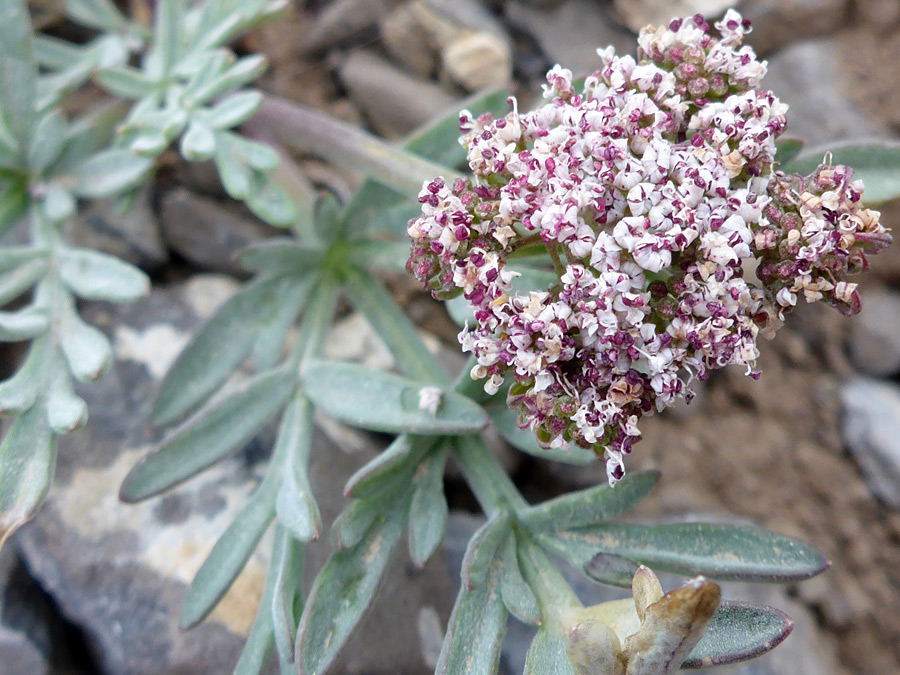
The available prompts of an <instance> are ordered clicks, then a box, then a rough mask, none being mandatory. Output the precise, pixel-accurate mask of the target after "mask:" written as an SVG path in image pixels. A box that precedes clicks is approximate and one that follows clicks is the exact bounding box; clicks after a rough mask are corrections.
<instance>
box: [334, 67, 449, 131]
mask: <svg viewBox="0 0 900 675" xmlns="http://www.w3.org/2000/svg"><path fill="white" fill-rule="evenodd" d="M338 74H339V76H340V78H341V81H342V82H343V83H344V86H345V87H346V88H347V91H348V93H349V94H350V99H351V100H352V101H353V102H354V103H355V104H356V105H357V106H359V108H360V110H361V111H362V112H363V113H364V114H365V115H366V117H367V118H368V119H369V121H370V122H371V123H372V126H373V127H374V128H375V130H376V131H377V132H378V133H379V134H381V135H383V136H386V137H388V138H398V137H400V136H404V135H406V134H408V133H409V132H411V131H413V130H414V129H415V128H416V127H418V126H420V125H422V124H424V123H425V122H427V121H429V120H431V119H433V118H434V117H435V116H436V115H438V114H439V113H445V112H446V111H447V110H449V109H451V108H452V107H453V106H454V105H455V104H456V103H457V98H456V97H454V96H452V95H451V94H448V93H447V92H446V91H444V90H443V89H442V88H441V87H440V86H439V85H437V84H436V83H434V82H430V81H428V80H423V79H419V78H416V77H410V76H409V75H407V74H406V73H404V72H402V71H401V70H399V69H397V68H396V67H394V66H393V65H391V64H390V63H388V62H387V61H385V60H384V59H382V58H380V57H378V56H376V55H375V54H374V53H372V52H370V51H366V50H356V51H353V52H351V53H350V54H348V55H347V58H345V59H344V62H343V63H342V64H341V67H340V70H339V71H338Z"/></svg>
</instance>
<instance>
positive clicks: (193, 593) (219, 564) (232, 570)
mask: <svg viewBox="0 0 900 675" xmlns="http://www.w3.org/2000/svg"><path fill="white" fill-rule="evenodd" d="M276 489H277V485H276V484H275V482H274V481H263V482H262V484H261V485H260V486H259V488H258V489H257V491H256V492H255V493H254V495H253V497H251V499H250V501H249V502H248V503H247V505H246V506H244V508H243V509H241V512H240V513H239V514H238V515H237V517H236V518H235V519H234V521H232V523H231V525H229V526H228V528H227V529H226V530H225V532H223V533H222V536H221V537H219V539H218V541H216V545H215V546H213V549H212V551H210V553H209V555H208V556H207V557H206V560H204V561H203V565H201V567H200V569H199V570H198V571H197V574H196V575H195V576H194V580H193V581H192V582H191V585H190V588H188V592H187V597H185V599H184V606H183V607H182V610H181V627H182V628H185V629H186V628H190V627H192V626H195V625H197V624H198V623H200V622H201V621H203V619H204V618H205V617H206V616H207V614H209V613H210V612H211V611H212V610H213V608H214V607H215V606H216V605H217V604H218V603H219V600H221V599H222V597H223V596H224V595H225V593H226V592H228V589H229V588H230V587H231V584H232V583H234V580H235V579H236V578H237V576H238V575H239V574H240V573H241V570H242V569H244V565H246V564H247V560H249V559H250V556H251V555H253V551H254V550H255V549H256V545H257V544H258V543H259V540H260V538H262V535H263V533H264V532H265V531H266V529H267V528H268V527H269V523H271V522H272V518H274V516H275V491H276Z"/></svg>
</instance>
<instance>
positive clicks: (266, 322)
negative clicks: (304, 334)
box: [251, 278, 315, 372]
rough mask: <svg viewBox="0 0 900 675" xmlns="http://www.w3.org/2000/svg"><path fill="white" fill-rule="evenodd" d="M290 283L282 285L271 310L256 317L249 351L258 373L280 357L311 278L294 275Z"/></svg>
mask: <svg viewBox="0 0 900 675" xmlns="http://www.w3.org/2000/svg"><path fill="white" fill-rule="evenodd" d="M291 282H292V283H287V284H285V286H284V288H283V292H282V294H281V298H280V302H279V303H278V304H277V306H276V307H275V311H274V312H273V313H272V314H270V315H268V316H266V317H264V318H262V319H261V320H260V323H259V326H258V330H257V334H256V338H255V339H254V341H253V348H252V350H251V351H252V353H253V365H254V367H255V368H256V370H257V371H259V372H262V371H264V370H268V369H269V368H272V367H273V366H274V365H275V364H276V363H277V362H278V359H279V358H280V357H281V353H282V350H283V349H284V343H285V340H286V339H287V336H288V333H289V332H290V330H291V326H293V325H294V321H295V320H296V318H297V315H298V314H300V312H301V310H302V309H303V307H304V305H305V304H306V301H307V299H308V298H309V294H310V289H311V288H312V287H313V284H314V282H315V278H306V279H297V278H294V279H292V280H291Z"/></svg>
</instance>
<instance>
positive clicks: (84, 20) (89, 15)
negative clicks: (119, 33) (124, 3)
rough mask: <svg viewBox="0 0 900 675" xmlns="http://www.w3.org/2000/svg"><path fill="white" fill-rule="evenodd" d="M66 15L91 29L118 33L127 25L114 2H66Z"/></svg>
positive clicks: (95, 0)
mask: <svg viewBox="0 0 900 675" xmlns="http://www.w3.org/2000/svg"><path fill="white" fill-rule="evenodd" d="M65 2H66V13H67V14H68V15H69V16H71V17H72V18H73V19H75V21H77V22H78V23H81V24H84V25H85V26H88V27H90V28H97V29H99V30H105V31H116V30H118V29H119V28H121V27H122V25H123V24H124V23H125V17H123V16H122V15H121V14H120V13H119V10H118V9H116V6H115V3H113V2H112V0H65Z"/></svg>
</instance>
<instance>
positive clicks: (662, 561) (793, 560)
mask: <svg viewBox="0 0 900 675" xmlns="http://www.w3.org/2000/svg"><path fill="white" fill-rule="evenodd" d="M540 538H541V541H542V542H544V543H546V544H547V545H548V546H549V547H550V548H552V549H553V550H556V551H557V552H559V553H561V554H562V555H564V556H566V557H568V558H569V559H570V560H572V561H573V563H574V564H575V565H576V566H577V567H579V568H583V567H584V565H585V564H586V563H587V562H588V561H589V560H590V559H591V558H593V557H594V555H596V554H597V553H599V552H601V551H602V552H604V553H614V554H616V555H620V556H624V557H626V558H631V559H633V560H636V561H638V562H640V563H643V564H645V565H647V566H648V567H651V568H652V569H660V570H665V571H668V572H675V573H676V574H683V575H686V576H691V575H697V574H703V575H705V576H708V577H711V578H713V579H722V580H748V581H768V582H786V581H800V580H802V579H808V578H810V577H813V576H815V575H817V574H819V573H821V572H823V571H824V570H826V569H827V568H828V566H829V564H830V563H829V562H828V560H827V559H826V558H825V556H823V555H822V554H821V553H820V552H819V551H817V550H816V549H814V548H813V547H812V546H809V545H808V544H805V543H803V542H802V541H800V540H799V539H795V538H793V537H788V536H786V535H783V534H777V533H775V532H770V531H768V530H763V529H761V528H757V527H751V526H746V525H723V524H715V523H671V524H666V525H633V524H606V525H599V526H596V527H590V528H584V529H581V530H567V531H559V532H555V533H554V534H553V535H551V536H544V535H540Z"/></svg>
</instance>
